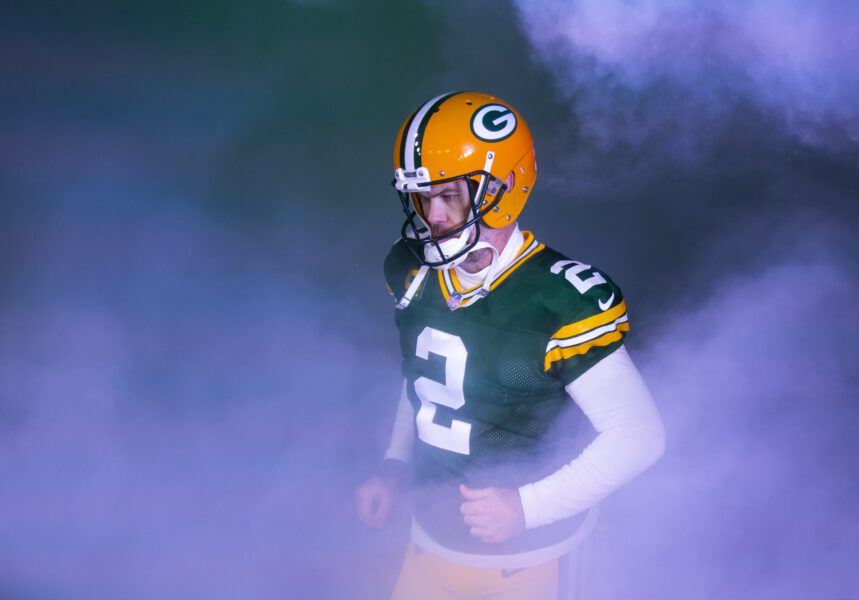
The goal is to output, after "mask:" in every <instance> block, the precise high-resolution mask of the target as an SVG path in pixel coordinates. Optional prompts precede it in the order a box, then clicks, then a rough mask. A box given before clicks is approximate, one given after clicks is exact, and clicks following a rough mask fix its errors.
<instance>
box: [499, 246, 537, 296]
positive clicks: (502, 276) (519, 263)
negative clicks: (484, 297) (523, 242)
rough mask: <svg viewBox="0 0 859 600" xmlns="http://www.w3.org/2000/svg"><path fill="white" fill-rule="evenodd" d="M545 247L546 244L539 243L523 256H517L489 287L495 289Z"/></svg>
mask: <svg viewBox="0 0 859 600" xmlns="http://www.w3.org/2000/svg"><path fill="white" fill-rule="evenodd" d="M545 248H546V246H545V245H544V244H538V245H537V247H535V248H534V249H533V250H531V251H530V252H528V253H527V254H523V255H522V256H520V257H519V258H517V259H516V260H515V261H513V264H512V265H510V266H509V267H507V269H505V270H504V271H502V272H501V274H500V275H499V276H498V277H496V278H495V281H493V282H492V283H491V284H490V285H489V289H490V290H494V289H495V288H496V287H497V286H498V285H499V284H500V283H501V282H502V281H504V280H505V279H507V277H509V275H510V273H512V272H513V271H515V270H516V269H518V268H519V267H521V266H522V265H523V264H525V262H526V261H528V259H530V258H531V257H532V256H534V255H536V254H538V253H539V252H541V251H542V250H543V249H545Z"/></svg>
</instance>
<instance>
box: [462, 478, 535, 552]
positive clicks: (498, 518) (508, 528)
mask: <svg viewBox="0 0 859 600" xmlns="http://www.w3.org/2000/svg"><path fill="white" fill-rule="evenodd" d="M459 493H460V494H462V497H463V498H465V502H463V503H462V505H461V506H460V507H459V511H460V512H461V513H462V514H463V515H464V517H465V518H464V520H465V524H466V525H468V526H470V527H471V535H473V536H474V537H476V538H480V539H481V540H483V541H484V542H487V543H490V544H499V543H501V542H505V541H507V540H509V539H510V538H512V537H513V536H515V535H518V534H519V533H520V532H521V531H523V530H524V529H525V512H524V511H523V510H522V500H521V499H520V498H519V490H515V489H510V488H484V489H472V488H469V487H466V486H465V485H460V486H459Z"/></svg>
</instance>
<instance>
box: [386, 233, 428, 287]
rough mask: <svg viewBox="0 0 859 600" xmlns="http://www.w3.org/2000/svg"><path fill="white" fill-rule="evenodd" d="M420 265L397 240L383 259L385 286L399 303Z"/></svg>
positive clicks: (409, 251) (400, 241)
mask: <svg viewBox="0 0 859 600" xmlns="http://www.w3.org/2000/svg"><path fill="white" fill-rule="evenodd" d="M420 266H421V265H420V263H419V262H418V259H417V258H415V255H414V254H412V251H411V250H409V248H408V247H407V246H406V244H405V242H403V241H402V240H397V241H396V242H395V243H394V245H393V246H392V247H391V250H390V252H388V256H387V257H385V266H384V269H385V286H386V287H387V289H388V293H390V294H391V295H392V296H393V297H394V300H395V301H397V302H399V300H400V298H402V297H403V294H405V293H406V290H407V289H409V285H410V284H411V282H412V279H414V277H415V275H416V274H417V272H418V269H419V268H420Z"/></svg>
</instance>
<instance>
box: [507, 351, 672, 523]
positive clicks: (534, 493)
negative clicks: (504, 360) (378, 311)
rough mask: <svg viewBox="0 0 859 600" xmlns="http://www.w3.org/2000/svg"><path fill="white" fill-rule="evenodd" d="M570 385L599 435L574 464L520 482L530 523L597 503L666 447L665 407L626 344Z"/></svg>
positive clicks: (569, 392) (572, 393) (569, 390)
mask: <svg viewBox="0 0 859 600" xmlns="http://www.w3.org/2000/svg"><path fill="white" fill-rule="evenodd" d="M566 390H567V393H568V394H569V395H570V396H571V397H572V398H573V400H574V401H575V403H576V404H577V405H578V406H579V408H581V409H582V412H584V413H585V416H587V418H588V419H589V420H590V422H591V423H592V424H593V426H594V429H596V430H597V436H596V437H595V438H594V440H593V441H592V442H591V443H590V444H589V445H588V446H587V447H586V448H585V449H584V450H583V451H582V453H581V454H580V455H579V456H578V457H576V458H575V459H573V460H572V461H571V462H570V463H569V464H566V465H564V466H563V467H561V468H560V469H558V470H557V471H555V472H554V473H552V474H551V475H549V476H548V477H545V478H543V479H541V480H540V481H536V482H534V483H529V484H526V485H523V486H522V487H520V488H519V497H520V498H521V499H522V508H523V509H524V512H525V526H526V527H527V528H528V529H531V528H533V527H539V526H540V525H546V524H548V523H552V522H554V521H557V520H558V519H562V518H565V517H570V516H573V515H575V514H577V513H579V512H581V511H583V510H586V509H588V508H590V507H591V506H594V505H595V504H597V503H598V502H600V501H601V500H602V499H603V498H605V497H606V496H608V495H609V494H611V493H612V492H614V491H615V490H616V489H618V488H619V487H621V486H622V485H624V484H625V483H627V482H629V481H630V480H631V479H633V478H634V477H635V476H637V475H638V474H640V473H641V472H642V471H644V470H645V469H647V468H648V467H649V466H650V465H652V464H653V463H655V462H656V461H657V460H658V459H659V457H660V456H662V453H663V452H664V451H665V430H664V428H663V426H662V419H661V418H660V416H659V411H658V410H657V409H656V405H655V404H654V402H653V398H652V397H651V396H650V392H649V391H648V389H647V385H645V383H644V380H643V379H642V378H641V374H640V373H639V372H638V369H636V368H635V364H634V363H633V362H632V359H631V358H630V357H629V354H628V353H627V351H626V348H624V347H620V348H619V349H617V350H615V351H614V352H612V353H611V354H609V355H608V356H607V357H605V358H603V359H602V360H601V361H600V362H598V363H597V364H596V365H594V366H593V367H591V368H590V369H589V370H588V371H586V372H585V373H584V374H583V375H581V376H580V377H579V378H578V379H576V380H575V381H573V382H572V383H570V384H569V385H568V386H567V387H566Z"/></svg>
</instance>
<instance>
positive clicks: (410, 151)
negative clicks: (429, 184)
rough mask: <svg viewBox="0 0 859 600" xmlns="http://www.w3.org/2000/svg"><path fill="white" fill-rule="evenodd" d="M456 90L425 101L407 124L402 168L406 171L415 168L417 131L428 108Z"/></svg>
mask: <svg viewBox="0 0 859 600" xmlns="http://www.w3.org/2000/svg"><path fill="white" fill-rule="evenodd" d="M455 93H456V92H448V93H447V94H441V95H439V96H436V97H435V98H433V99H432V100H430V101H429V102H426V103H425V104H424V105H423V106H421V107H420V109H418V111H417V112H416V113H415V116H414V118H413V119H412V122H411V123H410V124H409V129H408V131H406V132H405V133H404V134H403V144H402V148H403V157H402V159H403V163H402V164H403V168H404V169H405V170H406V171H414V170H415V150H416V148H415V143H416V142H417V138H418V131H420V130H421V124H422V123H423V121H424V118H425V117H426V116H427V113H428V112H429V111H430V109H431V108H432V107H433V106H434V105H435V103H436V102H438V101H439V100H442V99H444V98H446V97H448V96H452V95H453V94H455Z"/></svg>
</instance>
